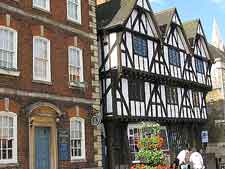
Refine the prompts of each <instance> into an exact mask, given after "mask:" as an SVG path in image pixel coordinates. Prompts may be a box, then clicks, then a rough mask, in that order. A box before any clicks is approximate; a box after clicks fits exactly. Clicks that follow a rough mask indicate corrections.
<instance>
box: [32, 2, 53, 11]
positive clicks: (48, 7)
mask: <svg viewBox="0 0 225 169" xmlns="http://www.w3.org/2000/svg"><path fill="white" fill-rule="evenodd" d="M35 1H37V0H33V7H34V8H38V9H41V10H44V11H48V12H50V0H46V3H47V6H46V8H45V7H43V6H40V5H38V4H35Z"/></svg>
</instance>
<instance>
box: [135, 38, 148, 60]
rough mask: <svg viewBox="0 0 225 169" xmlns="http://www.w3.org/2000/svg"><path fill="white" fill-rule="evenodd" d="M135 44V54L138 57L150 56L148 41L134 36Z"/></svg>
mask: <svg viewBox="0 0 225 169" xmlns="http://www.w3.org/2000/svg"><path fill="white" fill-rule="evenodd" d="M133 43H134V53H135V54H136V55H140V56H144V57H147V54H148V52H147V51H148V49H147V48H148V47H147V40H146V39H144V38H142V37H140V36H136V35H134V37H133Z"/></svg>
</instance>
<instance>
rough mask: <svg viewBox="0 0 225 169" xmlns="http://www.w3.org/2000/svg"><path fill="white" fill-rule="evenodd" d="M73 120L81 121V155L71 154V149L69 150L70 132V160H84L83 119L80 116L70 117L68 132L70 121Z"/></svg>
mask: <svg viewBox="0 0 225 169" xmlns="http://www.w3.org/2000/svg"><path fill="white" fill-rule="evenodd" d="M73 121H79V122H81V128H82V131H81V132H82V134H81V156H72V151H71V140H72V138H71V134H70V158H71V161H73V160H85V159H86V148H85V120H84V119H83V118H80V117H72V118H70V132H71V129H72V126H71V124H72V123H71V122H73Z"/></svg>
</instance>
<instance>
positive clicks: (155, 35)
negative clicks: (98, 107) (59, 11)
mask: <svg viewBox="0 0 225 169" xmlns="http://www.w3.org/2000/svg"><path fill="white" fill-rule="evenodd" d="M191 23H192V22H191ZM97 26H98V43H99V53H100V60H101V66H100V79H101V83H102V109H103V113H104V114H103V116H104V127H105V137H106V139H105V140H106V150H107V154H106V161H107V162H108V164H107V167H108V168H109V169H116V168H119V167H120V168H123V167H126V165H127V164H128V163H129V162H135V153H136V152H137V151H138V149H137V145H136V142H135V140H136V139H137V138H138V137H139V131H138V125H139V123H140V122H141V121H145V122H148V121H157V122H159V123H160V124H161V125H162V126H163V127H162V130H161V133H162V135H163V137H164V138H165V141H166V144H165V147H164V150H165V151H166V152H168V153H169V152H172V154H170V155H169V156H171V155H172V156H174V155H175V153H177V152H178V151H179V150H180V149H181V148H183V147H184V146H185V144H190V145H194V146H199V145H200V131H201V129H202V127H203V126H204V123H205V122H206V120H207V109H206V103H205V97H206V94H207V92H208V91H209V90H210V89H211V79H210V68H211V61H212V60H211V57H210V52H209V51H208V47H207V41H206V38H205V36H204V33H203V29H202V26H201V23H200V21H197V22H196V24H194V26H192V25H191V26H190V23H187V24H185V29H184V27H183V24H182V22H181V20H180V18H179V15H178V13H177V10H176V9H175V8H172V9H169V10H165V11H162V12H159V13H156V14H154V13H153V11H152V9H151V5H150V2H149V1H148V0H129V1H128V0H111V1H109V2H105V3H103V4H101V5H99V6H98V7H97ZM185 30H186V32H187V33H188V36H186V33H185ZM168 140H169V141H168ZM128 161H129V162H128Z"/></svg>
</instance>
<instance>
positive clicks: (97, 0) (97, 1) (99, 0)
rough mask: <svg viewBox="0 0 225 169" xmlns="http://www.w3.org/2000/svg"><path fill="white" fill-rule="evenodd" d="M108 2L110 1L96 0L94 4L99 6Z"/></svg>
mask: <svg viewBox="0 0 225 169" xmlns="http://www.w3.org/2000/svg"><path fill="white" fill-rule="evenodd" d="M108 1H110V0H96V3H97V5H100V4H103V3H106V2H108Z"/></svg>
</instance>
